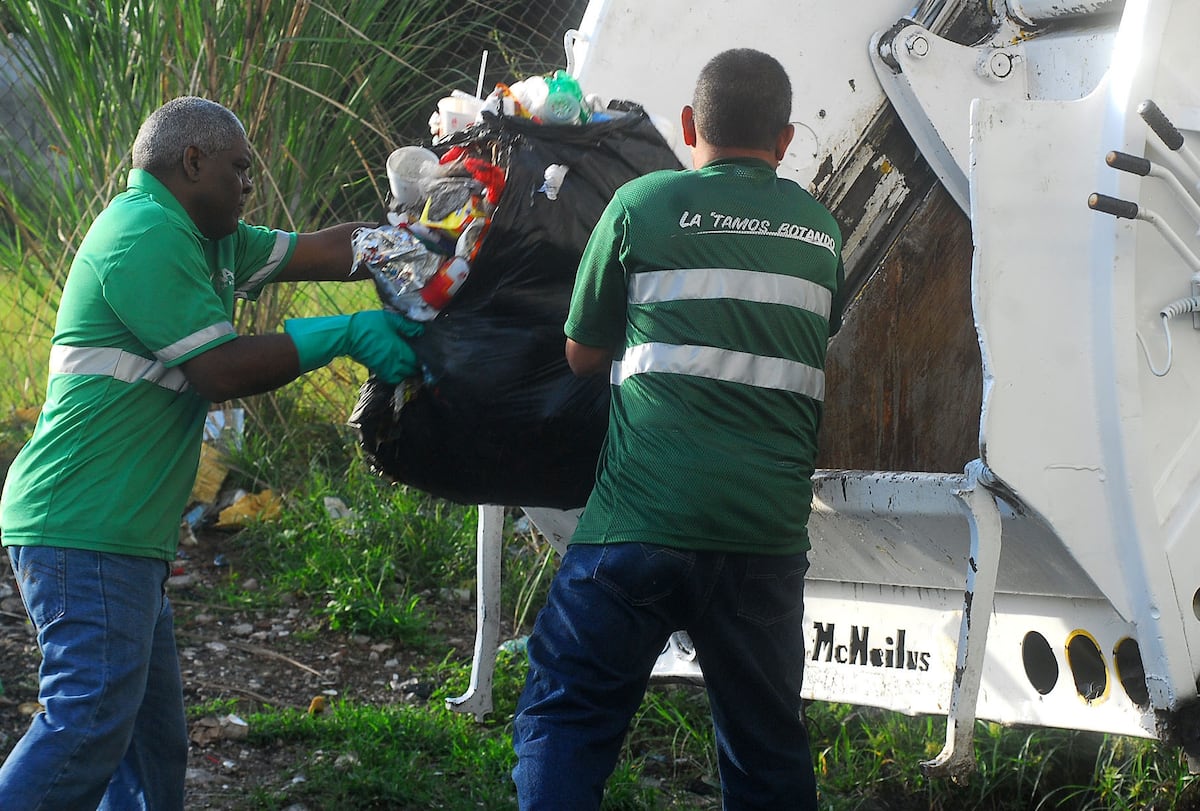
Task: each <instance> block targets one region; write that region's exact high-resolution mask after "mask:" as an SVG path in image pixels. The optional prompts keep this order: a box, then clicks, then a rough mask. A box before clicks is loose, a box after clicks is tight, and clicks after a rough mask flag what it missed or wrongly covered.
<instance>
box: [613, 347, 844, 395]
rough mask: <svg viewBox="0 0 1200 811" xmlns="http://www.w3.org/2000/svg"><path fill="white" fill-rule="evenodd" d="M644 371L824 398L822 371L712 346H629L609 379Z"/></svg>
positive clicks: (620, 379)
mask: <svg viewBox="0 0 1200 811" xmlns="http://www.w3.org/2000/svg"><path fill="white" fill-rule="evenodd" d="M646 372H658V373H664V374H683V375H693V376H695V377H704V378H708V379H710V380H724V381H727V382H730V383H743V384H745V385H747V386H757V387H759V388H763V389H776V390H779V391H790V392H793V393H795V394H803V395H805V396H806V397H811V398H813V399H814V400H824V399H825V372H823V371H822V370H820V369H816V368H813V367H812V366H808V365H807V364H804V363H797V362H796V361H794V360H785V359H783V358H770V357H764V356H762V355H751V354H749V353H747V352H735V351H733V350H729V349H718V348H716V347H712V346H686V345H685V346H677V345H675V344H663V343H649V344H639V345H638V346H631V347H629V348H628V349H626V350H625V357H624V358H623V359H621V360H619V361H613V365H612V373H611V377H610V378H609V379H610V381H611V382H612V384H613V385H615V386H620V385H621V384H622V383H623V382H625V381H626V380H628V379H629V378H631V377H633V376H634V375H639V374H644V373H646Z"/></svg>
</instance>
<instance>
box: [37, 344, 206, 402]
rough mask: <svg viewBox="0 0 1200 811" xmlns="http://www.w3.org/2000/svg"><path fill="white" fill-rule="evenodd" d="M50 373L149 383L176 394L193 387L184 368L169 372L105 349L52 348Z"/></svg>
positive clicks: (154, 363)
mask: <svg viewBox="0 0 1200 811" xmlns="http://www.w3.org/2000/svg"><path fill="white" fill-rule="evenodd" d="M50 374H52V375H56V374H58V375H101V376H105V377H111V378H114V379H116V380H120V381H122V382H124V383H137V382H139V381H145V382H147V383H153V384H154V385H156V386H161V387H162V388H164V389H167V390H168V391H174V392H182V391H187V389H188V388H189V384H188V380H187V377H186V376H184V374H183V370H182V369H178V368H171V369H168V368H167V367H166V366H163V365H162V363H161V362H159V361H157V360H150V359H148V358H143V357H140V356H138V355H134V354H131V353H129V352H126V351H125V350H123V349H115V348H112V347H105V346H58V345H55V346H52V347H51V348H50Z"/></svg>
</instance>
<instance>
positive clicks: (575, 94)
mask: <svg viewBox="0 0 1200 811" xmlns="http://www.w3.org/2000/svg"><path fill="white" fill-rule="evenodd" d="M542 118H544V119H545V121H546V123H547V124H578V123H580V122H581V121H586V120H587V110H586V108H585V107H584V106H583V91H582V90H581V89H580V87H579V82H577V81H575V77H574V76H572V75H570V74H569V73H567V72H566V71H565V70H557V71H555V72H554V75H553V76H552V77H550V79H548V80H547V81H546V105H545V113H544V114H543V116H542Z"/></svg>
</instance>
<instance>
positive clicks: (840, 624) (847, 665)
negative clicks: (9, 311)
mask: <svg viewBox="0 0 1200 811" xmlns="http://www.w3.org/2000/svg"><path fill="white" fill-rule="evenodd" d="M991 6H992V4H983V3H968V2H960V3H954V2H944V3H943V2H939V3H925V4H923V5H921V6H918V7H917V8H915V9H914V8H912V7H911V2H900V1H899V0H857V1H856V2H855V3H853V4H832V3H825V2H815V1H814V0H803V2H796V3H785V4H779V3H770V2H765V1H764V0H738V1H737V2H732V0H709V2H705V3H686V4H685V3H677V2H668V1H664V2H657V3H643V2H640V1H639V0H593V2H592V3H591V4H590V6H589V7H588V9H587V12H586V14H585V16H584V18H583V20H582V21H581V23H580V26H579V28H578V31H576V32H572V33H571V34H570V35H569V41H570V43H571V46H570V51H569V58H568V67H569V68H570V70H571V71H572V72H573V74H574V75H575V76H576V77H577V78H578V79H579V81H580V84H581V85H582V86H583V88H584V90H585V92H587V93H594V94H597V95H599V96H600V97H602V98H606V99H632V100H636V101H637V102H639V103H640V104H642V105H643V106H644V107H645V108H646V109H647V111H648V112H650V113H651V114H652V115H654V116H656V117H658V118H659V119H661V120H663V121H664V122H670V123H671V124H673V125H674V124H675V122H677V120H678V113H679V110H680V108H681V107H682V106H683V105H684V104H686V103H687V102H688V101H689V100H690V99H689V96H690V92H691V88H692V86H693V83H694V80H695V77H696V75H697V73H698V71H699V69H700V67H701V65H702V64H703V63H704V62H705V61H707V59H708V58H710V57H711V56H712V55H714V54H715V53H717V52H719V51H721V50H724V49H726V48H731V47H742V46H746V47H754V48H758V49H760V50H764V51H767V52H769V53H772V54H773V55H775V56H776V57H777V58H779V59H780V61H781V62H783V64H784V66H785V67H786V68H787V69H788V72H789V74H790V76H791V77H792V81H793V85H794V90H795V100H794V105H793V110H794V113H793V118H794V123H795V124H796V129H797V137H796V140H795V142H794V144H793V147H792V149H791V151H790V152H789V154H788V156H787V158H786V159H785V160H784V162H783V165H782V166H781V168H780V173H781V174H782V175H783V176H785V177H790V178H791V179H794V180H795V181H796V182H798V183H800V184H801V185H802V186H805V187H806V188H808V189H810V190H811V191H813V193H814V194H816V195H817V196H818V197H819V198H820V199H822V201H823V202H825V203H826V204H827V205H829V206H830V208H831V209H833V210H834V211H835V214H837V215H838V216H839V221H840V222H841V224H842V227H843V232H844V235H845V241H846V248H845V258H846V264H847V270H848V275H849V277H850V279H851V283H852V284H853V285H854V287H855V290H856V291H857V293H856V298H855V300H854V302H853V304H852V305H851V307H850V309H849V311H848V315H847V324H848V325H851V324H853V322H854V319H855V318H856V317H860V318H870V317H872V316H871V315H870V313H871V312H873V311H872V310H871V309H870V306H871V299H872V297H873V296H874V297H876V301H875V306H876V307H879V306H882V307H887V302H886V301H883V302H880V301H879V300H878V291H873V289H872V286H871V282H870V279H871V277H872V274H873V273H875V267H876V263H877V261H878V259H879V256H880V255H881V248H880V245H881V244H883V243H884V242H886V241H887V240H889V239H895V238H896V234H897V233H900V232H903V230H904V229H905V227H906V226H908V225H909V222H908V220H906V217H908V216H910V215H911V212H912V210H913V202H912V200H913V198H914V196H916V195H919V194H925V193H926V191H922V189H923V188H924V189H926V190H927V188H928V187H922V186H921V185H920V183H919V180H918V178H917V170H918V169H921V170H923V171H926V172H932V173H933V174H934V175H935V176H936V178H937V180H938V181H939V182H940V184H941V187H942V188H944V190H945V191H944V192H941V191H940V190H939V193H945V194H948V195H949V197H950V198H951V199H952V200H953V201H954V203H956V204H957V206H958V207H959V208H961V210H962V212H964V213H965V214H966V216H967V217H969V228H970V245H971V246H973V247H972V249H971V252H970V256H969V260H968V261H965V262H962V263H961V264H962V266H946V267H941V268H938V269H937V272H939V273H944V274H949V275H952V276H954V277H956V278H961V279H963V282H964V284H965V282H966V279H967V278H968V277H969V286H970V312H969V313H967V312H963V313H961V314H959V315H960V316H961V317H962V318H963V319H969V321H970V322H971V323H973V327H974V335H975V339H976V341H977V349H976V348H975V347H971V349H972V350H973V351H976V352H977V353H978V354H977V355H976V358H977V365H978V366H977V369H976V374H978V376H979V381H980V385H979V386H978V387H977V388H976V389H974V390H972V388H971V387H970V386H967V387H966V389H965V390H962V389H959V394H960V395H961V396H958V397H955V398H952V399H955V400H962V401H965V402H966V405H965V406H964V407H965V408H968V409H970V410H971V412H972V413H976V414H977V415H978V419H977V424H978V433H977V440H975V438H972V440H973V442H972V444H973V445H974V447H975V449H976V450H977V455H976V456H975V458H973V459H971V458H968V459H966V460H964V461H965V462H966V464H964V465H963V466H962V467H961V468H959V469H956V470H948V471H939V470H933V471H930V470H928V469H927V468H915V469H907V470H886V469H880V470H863V469H824V470H821V471H819V472H818V475H817V477H816V480H815V486H816V487H815V489H816V495H815V500H814V512H813V515H812V518H811V521H810V529H811V534H812V539H813V551H812V556H811V557H812V562H813V565H812V569H811V571H810V574H809V577H808V581H807V586H806V593H805V596H806V612H805V625H806V628H807V629H808V636H807V648H806V662H807V664H806V672H805V678H804V684H805V694H806V696H807V697H809V698H812V699H819V700H830V701H846V702H852V703H858V704H865V705H871V706H877V707H884V708H890V709H895V710H899V711H902V712H905V713H912V714H918V713H920V714H926V713H932V714H943V715H946V716H947V717H948V721H949V723H948V729H947V742H946V747H945V749H944V750H943V752H942V754H941V755H940V756H939V757H938V758H937V759H936V760H934V761H931V762H930V763H929V764H927V767H928V769H929V771H930V772H931V773H934V774H949V775H950V776H959V775H962V774H964V773H966V772H967V771H969V770H970V769H971V768H973V762H974V761H973V756H972V752H971V747H970V734H971V729H972V726H973V722H974V720H975V718H977V717H978V718H986V719H992V720H996V721H999V722H1003V723H1020V724H1033V725H1043V726H1054V727H1064V728H1073V729H1086V730H1097V731H1105V732H1112V733H1119V734H1124V735H1137V736H1146V737H1158V738H1160V739H1162V740H1164V741H1166V742H1169V743H1171V744H1174V745H1179V746H1182V747H1183V749H1184V751H1185V752H1186V753H1187V754H1189V756H1195V755H1197V754H1200V717H1198V714H1197V709H1196V708H1197V706H1198V702H1197V686H1196V685H1197V677H1198V676H1200V543H1197V541H1198V540H1200V447H1198V442H1200V419H1197V417H1196V415H1193V414H1192V413H1191V409H1192V407H1193V406H1194V405H1196V404H1195V403H1192V401H1191V400H1190V399H1189V398H1190V397H1191V396H1192V394H1200V331H1198V330H1200V316H1196V319H1195V320H1194V318H1193V315H1192V314H1191V313H1193V312H1194V311H1196V310H1197V309H1200V300H1195V299H1193V296H1195V295H1200V281H1198V280H1200V259H1197V257H1196V253H1197V252H1200V239H1198V238H1197V228H1198V227H1200V206H1198V205H1197V202H1196V201H1197V199H1200V192H1198V181H1200V161H1198V160H1197V159H1196V158H1195V157H1194V156H1193V155H1192V150H1197V151H1200V89H1198V87H1197V77H1200V51H1197V50H1196V49H1195V48H1194V47H1193V43H1192V42H1191V40H1192V39H1194V35H1195V32H1196V31H1200V3H1196V2H1194V0H1128V2H1125V3H1123V4H1122V3H1119V2H1080V3H1073V4H1066V6H1069V8H1067V7H1065V6H1064V5H1063V4H1059V3H1051V2H1025V1H1024V0H1023V1H1022V2H1020V3H1018V2H1015V0H1009V2H1008V3H1007V5H1005V4H1004V3H996V4H995V6H996V8H995V9H992V8H991ZM971 15H974V18H975V21H976V22H978V21H979V20H980V19H982V20H983V21H984V23H985V25H984V35H983V36H982V37H981V38H979V39H975V40H971V41H969V42H968V43H966V44H963V43H960V42H956V41H952V40H951V39H949V38H948V37H947V36H945V35H943V34H944V32H945V31H946V30H950V29H951V28H953V27H954V24H955V22H956V21H957V22H958V23H959V24H960V25H961V24H963V21H964V20H967V21H968V22H970V18H971ZM1146 100H1153V102H1154V103H1155V104H1156V105H1157V108H1158V109H1159V110H1161V112H1162V113H1164V114H1165V118H1166V119H1169V122H1167V123H1165V124H1164V123H1163V122H1162V121H1161V120H1160V118H1161V117H1160V118H1159V119H1156V118H1155V116H1154V110H1153V108H1151V109H1150V110H1149V111H1147V110H1146V108H1145V105H1144V104H1143V103H1144V102H1145V101H1146ZM884 116H892V117H893V118H896V117H898V119H899V121H901V122H902V123H903V128H904V130H906V131H907V135H908V136H909V137H911V143H912V144H913V145H915V148H916V149H917V150H919V152H920V155H921V157H922V158H923V159H924V160H923V163H921V165H920V166H919V167H918V166H916V165H915V164H912V163H911V162H910V163H909V164H908V165H907V166H904V165H902V164H903V161H902V160H897V159H895V156H894V155H889V154H886V148H881V147H880V141H878V140H876V141H872V138H871V137H869V135H870V134H871V133H872V132H874V131H876V128H878V127H879V126H880V122H881V120H882V117H884ZM1147 120H1153V121H1154V123H1155V126H1156V127H1157V128H1158V133H1157V134H1156V131H1153V130H1152V128H1151V127H1150V126H1148V124H1147ZM1172 124H1173V125H1174V129H1172V127H1171V125H1172ZM676 126H677V125H676ZM1176 136H1178V140H1176ZM1180 142H1181V143H1180ZM674 146H675V147H676V149H677V151H679V153H680V158H681V160H683V161H684V162H685V165H690V158H689V157H688V156H687V155H686V151H685V149H684V147H683V145H682V144H681V143H676V144H674ZM1113 151H1116V152H1120V153H1126V154H1127V155H1129V156H1133V159H1128V158H1127V159H1121V158H1117V159H1115V162H1116V163H1118V164H1119V165H1124V166H1126V170H1125V171H1122V170H1119V169H1116V168H1113V167H1112V166H1110V165H1109V164H1108V163H1106V156H1107V155H1108V154H1109V153H1110V152H1113ZM1142 158H1144V159H1147V160H1148V161H1149V163H1146V162H1144V161H1141V160H1139V159H1142ZM1129 167H1132V169H1130V168H1129ZM1094 193H1098V194H1099V195H1103V196H1102V197H1095V198H1091V199H1092V203H1093V204H1094V205H1096V206H1097V207H1098V208H1099V209H1107V210H1110V211H1116V212H1117V214H1119V216H1114V215H1112V214H1110V213H1104V211H1103V210H1093V208H1091V207H1089V199H1090V196H1091V195H1093V194H1094ZM1107 198H1113V199H1114V200H1116V202H1113V201H1110V200H1107ZM1121 201H1124V202H1123V203H1122V202H1121ZM908 237H909V238H914V239H926V240H934V241H936V240H938V239H939V238H940V237H939V234H938V233H936V232H931V233H923V234H918V235H915V236H914V235H913V234H912V233H909V234H908ZM884 289H886V288H884ZM925 304H926V307H925V308H923V309H932V310H933V311H934V312H936V311H937V309H938V308H939V307H943V306H945V307H946V308H947V309H946V317H947V318H950V317H953V316H954V313H953V312H952V308H951V306H950V305H948V304H946V303H944V302H938V301H930V302H926V303H925ZM1164 310H1165V311H1166V312H1167V315H1166V316H1163V315H1162V314H1161V313H1163V311H1164ZM864 313H866V315H864ZM845 332H846V331H845V330H844V331H843V334H842V335H839V337H838V338H837V339H835V345H836V343H837V341H838V340H842V339H843V337H844V336H845ZM860 333H861V331H860ZM856 334H859V333H856ZM846 340H853V335H851V337H850V338H847V339H846ZM831 351H832V348H831ZM847 351H848V352H849V355H848V356H849V357H850V358H852V359H855V356H854V355H853V350H852V349H850V350H847ZM855 360H856V362H854V363H852V364H850V366H849V368H848V369H847V371H846V375H847V377H848V378H851V377H854V376H865V377H869V376H872V375H875V374H878V370H877V369H876V368H874V367H873V364H872V357H871V355H870V354H869V353H863V354H862V355H860V356H858V357H857V358H856V359H855ZM912 361H913V363H916V364H918V365H919V364H920V363H922V360H921V355H920V354H919V353H916V354H914V355H913V356H912ZM916 373H917V374H918V375H919V374H922V373H924V370H922V369H920V368H918V369H917V370H916ZM936 373H937V372H936V370H932V371H930V374H932V375H936ZM950 383H951V384H952V383H953V381H950ZM832 385H836V383H831V386H832ZM944 390H947V391H951V392H953V391H955V389H954V386H953V385H948V386H946V387H945V388H944ZM948 399H951V398H948ZM947 405H948V406H949V405H951V404H950V403H949V402H948V403H947ZM927 410H928V409H927ZM825 430H827V431H828V430H830V426H829V424H828V423H827V425H826V429H825ZM822 463H823V464H825V465H828V466H839V468H840V467H841V466H843V463H842V462H841V461H840V460H839V459H837V458H824V459H823V460H822ZM844 466H845V467H847V468H849V467H855V466H854V465H844ZM481 510H482V511H481V518H482V520H481V526H480V560H479V563H480V579H479V584H480V605H479V610H480V614H479V617H480V639H479V644H478V646H477V649H476V673H475V676H474V677H473V679H472V685H471V689H470V690H469V691H468V693H467V695H465V696H463V697H462V698H460V699H455V700H454V701H452V702H451V703H452V704H454V705H455V706H457V707H459V708H460V709H463V710H467V711H473V712H476V713H477V714H482V713H483V712H487V711H489V710H490V708H491V704H490V701H491V698H490V682H489V678H490V670H489V668H490V660H491V658H492V657H493V656H494V651H495V645H496V642H497V640H496V639H495V635H496V632H497V623H498V620H497V617H496V611H495V607H496V600H497V599H498V583H499V568H498V567H499V563H498V557H497V555H498V552H497V548H498V545H499V529H498V526H497V523H496V522H497V521H498V520H500V516H501V513H500V512H499V510H498V508H481ZM528 512H529V514H530V517H531V518H532V519H533V521H534V523H535V524H536V525H537V526H538V527H539V528H540V529H541V530H542V531H543V532H544V533H545V534H546V535H547V536H548V537H550V538H551V539H552V540H554V541H555V542H556V543H560V544H561V543H562V542H563V541H564V540H565V539H566V538H567V537H569V534H570V530H571V527H572V526H573V521H574V518H575V517H576V515H575V514H572V513H563V512H557V511H552V510H534V509H530V510H528ZM489 555H490V557H489ZM489 606H490V607H489ZM489 634H490V636H489ZM657 672H658V674H659V675H662V676H676V677H688V678H701V674H700V673H699V671H698V669H697V668H696V666H695V663H694V661H692V659H691V658H690V656H689V652H688V651H687V650H686V640H683V639H676V640H673V642H672V645H671V646H670V647H669V648H668V650H667V651H665V652H664V654H663V657H662V658H661V659H660V662H659V668H658V671H657Z"/></svg>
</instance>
